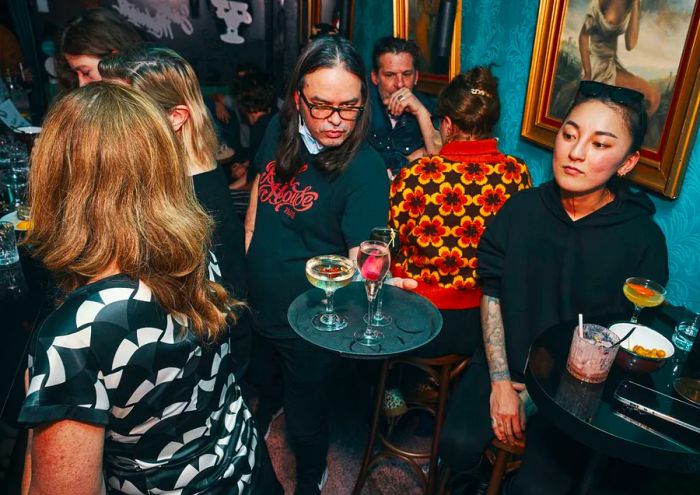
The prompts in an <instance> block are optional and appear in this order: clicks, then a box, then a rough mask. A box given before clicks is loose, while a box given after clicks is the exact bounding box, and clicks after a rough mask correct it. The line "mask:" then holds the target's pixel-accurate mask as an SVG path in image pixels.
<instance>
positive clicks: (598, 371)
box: [566, 323, 620, 383]
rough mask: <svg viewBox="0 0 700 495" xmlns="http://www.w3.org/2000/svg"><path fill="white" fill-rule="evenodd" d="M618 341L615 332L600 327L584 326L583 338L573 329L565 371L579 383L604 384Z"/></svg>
mask: <svg viewBox="0 0 700 495" xmlns="http://www.w3.org/2000/svg"><path fill="white" fill-rule="evenodd" d="M619 339H620V337H618V335H617V334H616V333H615V332H611V331H610V330H608V329H607V328H605V327H601V326H600V325H593V324H591V323H586V324H584V325H583V338H581V335H579V329H578V327H576V328H574V338H573V339H572V340H571V349H570V350H569V359H568V360H567V362H566V369H567V370H568V371H569V373H571V374H572V375H573V376H575V377H576V378H578V379H579V380H581V381H584V382H588V383H600V382H604V381H605V379H606V378H607V377H608V372H609V371H610V366H611V365H612V362H613V360H614V359H615V355H616V354H617V350H618V348H619V346H615V347H613V345H614V344H615V343H616V342H617V341H618V340H619Z"/></svg>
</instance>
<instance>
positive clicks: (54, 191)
mask: <svg viewBox="0 0 700 495" xmlns="http://www.w3.org/2000/svg"><path fill="white" fill-rule="evenodd" d="M29 191H30V192H29V194H30V201H31V217H32V220H33V222H34V227H33V229H32V230H31V231H30V232H29V235H28V237H27V239H26V242H27V244H31V246H32V248H33V251H34V253H35V255H36V257H37V258H39V259H40V260H41V261H42V262H43V263H44V264H45V265H46V267H47V268H48V269H49V270H51V271H52V272H54V273H55V275H56V277H57V279H58V283H59V285H60V287H61V288H62V289H63V290H64V291H65V292H70V291H72V290H74V289H76V288H77V287H80V286H82V285H84V284H86V283H88V281H89V280H90V279H92V278H94V277H96V276H98V275H99V274H101V273H103V272H104V271H105V270H106V269H107V268H108V267H110V266H112V265H116V266H117V267H118V269H119V271H120V272H121V273H124V274H125V275H128V276H129V277H131V278H133V279H138V280H143V282H144V283H146V284H147V285H148V286H149V287H150V289H151V290H152V292H153V295H154V297H155V299H156V300H157V301H158V302H159V303H160V304H161V306H163V307H164V308H165V310H167V311H168V312H172V313H175V314H178V315H183V316H186V317H187V319H188V321H189V328H190V330H192V331H194V333H195V334H196V335H197V336H198V337H199V339H200V340H201V341H202V342H211V341H215V340H216V339H217V338H218V336H219V335H220V334H221V332H222V331H223V330H224V328H225V326H226V314H229V313H230V310H229V308H230V307H231V306H230V304H234V302H233V301H232V300H230V299H229V297H228V295H227V293H226V291H225V290H224V289H223V288H222V287H221V286H220V285H218V284H216V283H213V282H210V281H209V280H207V279H206V258H207V250H208V243H209V239H210V235H211V230H212V220H211V219H210V218H209V216H208V215H207V214H206V213H205V212H204V210H203V209H202V207H201V206H200V205H199V203H198V202H197V201H196V199H195V197H194V192H193V190H192V181H191V179H190V178H189V177H188V175H187V172H186V166H185V163H184V160H183V154H182V148H181V146H180V144H179V142H178V140H177V139H176V138H175V136H174V134H173V131H172V128H171V126H170V123H169V122H168V121H167V119H166V118H165V116H164V115H163V112H162V111H161V110H160V109H159V108H158V107H157V106H156V105H155V104H154V102H153V101H152V100H151V99H150V98H148V97H147V96H144V95H142V94H141V93H139V92H137V91H135V90H134V89H131V88H128V87H126V86H119V85H115V84H108V83H94V84H89V85H87V86H85V87H83V88H79V89H76V90H74V91H72V92H70V93H68V94H67V95H66V96H65V97H63V98H62V99H61V100H60V101H58V102H57V103H56V104H55V106H54V107H53V108H52V109H51V110H50V111H49V114H48V116H47V117H46V120H45V122H44V126H43V129H42V132H41V137H40V138H39V139H38V140H37V142H36V145H35V146H34V149H33V151H32V156H31V171H30V178H29Z"/></svg>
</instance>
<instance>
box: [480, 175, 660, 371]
mask: <svg viewBox="0 0 700 495" xmlns="http://www.w3.org/2000/svg"><path fill="white" fill-rule="evenodd" d="M613 192H615V195H616V197H615V199H614V200H613V201H612V202H611V203H609V204H607V205H606V206H604V207H603V208H601V209H599V210H597V211H595V212H593V213H591V214H590V215H588V216H586V217H583V218H581V219H579V220H577V221H573V220H571V218H569V216H568V215H567V213H566V211H565V210H564V208H563V206H562V204H561V200H560V195H559V187H558V186H557V185H556V183H554V181H551V182H547V183H545V184H543V185H542V186H540V187H538V188H535V189H530V190H526V191H522V192H521V193H519V194H517V195H515V196H514V197H513V198H511V199H510V201H508V202H506V204H505V205H504V206H503V208H501V210H500V211H499V214H498V215H497V216H496V218H495V219H494V220H493V222H492V223H491V224H490V225H489V226H488V228H487V229H486V232H485V233H484V235H483V236H482V238H481V242H480V243H479V248H478V250H477V258H478V264H479V266H478V271H477V273H478V276H479V278H480V279H481V282H482V284H483V292H484V294H485V295H488V296H492V297H497V298H498V299H499V300H500V302H501V313H502V316H503V324H504V329H505V338H506V352H507V355H508V365H509V368H510V372H511V375H515V376H514V379H521V378H522V372H523V371H524V369H525V363H526V360H527V352H528V349H529V346H530V343H531V342H532V340H533V339H534V338H535V337H536V336H537V335H538V334H539V333H540V332H542V331H543V330H546V329H547V328H549V327H551V326H553V325H555V324H557V323H560V322H563V321H567V320H574V319H575V318H576V316H577V314H578V313H583V315H584V318H585V317H592V316H596V315H606V314H612V313H627V312H629V313H630V314H631V311H632V305H631V303H629V302H628V301H627V299H625V297H624V295H623V293H622V286H623V284H624V282H625V279H627V278H628V277H632V276H639V277H646V278H649V279H652V280H654V281H656V282H658V283H660V284H662V285H665V284H666V282H667V281H668V259H667V251H666V240H665V238H664V235H663V233H662V232H661V229H660V228H659V227H658V225H656V223H655V222H654V220H653V218H652V216H653V214H654V212H655V208H654V205H653V203H652V202H651V201H650V200H649V198H648V197H647V196H646V195H645V194H644V193H641V192H632V191H631V190H630V189H629V188H628V187H627V185H626V184H619V185H618V186H617V187H615V188H614V191H613Z"/></svg>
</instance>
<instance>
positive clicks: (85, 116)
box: [19, 83, 274, 495]
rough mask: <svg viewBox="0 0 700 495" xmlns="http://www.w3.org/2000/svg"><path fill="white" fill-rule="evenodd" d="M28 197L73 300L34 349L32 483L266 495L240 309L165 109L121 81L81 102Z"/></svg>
mask: <svg viewBox="0 0 700 495" xmlns="http://www.w3.org/2000/svg"><path fill="white" fill-rule="evenodd" d="M30 195H31V204H32V219H33V221H34V229H33V230H32V231H31V232H30V234H29V238H28V240H27V242H28V243H29V244H30V245H31V246H32V248H33V251H34V253H35V256H36V257H37V258H38V259H39V260H40V261H41V262H43V264H44V265H46V267H47V268H48V269H49V270H51V272H53V273H54V274H55V275H56V279H57V281H58V283H59V285H60V287H61V288H62V289H63V291H64V293H65V294H66V296H65V298H64V299H63V302H62V304H61V306H60V307H58V309H56V310H55V311H54V312H53V313H52V314H51V315H50V316H49V317H48V318H47V319H46V320H45V322H44V323H43V324H42V325H41V327H40V328H39V330H38V332H37V333H36V336H35V339H34V341H33V343H32V347H31V356H30V359H29V380H28V390H27V396H26V399H25V401H24V404H23V406H22V410H21V412H20V417H19V419H20V421H22V422H24V423H27V424H29V425H31V426H32V427H33V435H32V438H31V439H30V446H29V453H30V455H29V462H28V463H27V468H26V469H25V478H24V485H25V486H24V488H25V490H26V491H27V492H28V493H30V494H43V493H51V494H52V495H60V494H64V493H66V494H68V493H69V494H70V495H79V494H95V493H101V492H104V491H105V489H106V490H108V491H110V492H112V491H114V492H125V493H163V492H165V491H176V490H182V493H204V492H206V493H217V494H218V493H226V494H229V493H253V492H255V493H260V492H261V491H260V490H258V489H257V487H256V484H257V483H259V480H260V482H262V481H264V480H267V481H268V482H269V478H270V474H269V473H267V474H264V473H261V472H260V470H261V468H260V459H261V452H262V451H261V450H260V449H261V448H262V447H261V445H260V443H259V442H258V438H257V433H256V431H255V428H254V427H253V423H252V420H251V415H250V412H249V410H248V408H247V406H246V404H245V403H244V402H243V398H242V397H241V393H240V390H239V388H238V386H237V385H236V383H235V378H234V375H233V374H232V373H231V368H232V366H233V362H232V357H231V352H230V342H229V340H230V339H229V333H228V326H227V321H226V320H227V317H230V315H231V314H232V313H231V310H230V308H231V307H232V305H236V304H237V303H236V302H235V301H233V300H232V299H230V297H229V296H228V295H227V293H226V291H225V290H224V289H223V288H222V287H221V286H220V285H219V284H217V283H215V282H212V281H210V280H208V279H207V276H206V272H207V246H208V243H209V236H210V233H211V229H212V222H211V220H210V219H209V217H208V216H207V214H206V213H205V211H204V210H203V209H202V208H201V206H200V205H199V204H198V203H197V201H196V200H195V198H194V196H193V194H192V186H191V182H190V180H189V178H188V176H187V170H186V167H185V166H184V158H183V154H182V151H181V147H180V146H179V143H178V142H177V140H176V139H175V137H174V135H173V133H172V129H171V127H170V125H169V123H168V121H167V120H166V119H165V117H164V116H163V113H162V111H161V110H160V109H159V108H157V107H156V106H155V104H154V103H153V102H152V101H151V100H150V99H148V98H147V97H145V96H143V95H141V94H139V93H138V92H136V91H134V90H133V89H131V88H127V87H123V86H118V85H111V84H106V83H95V84H91V85H88V86H85V87H83V88H79V89H77V90H75V91H73V92H71V93H69V94H68V95H66V96H65V97H64V98H63V99H62V100H60V101H59V102H58V103H57V104H56V106H55V107H54V108H53V109H52V110H51V111H50V112H49V115H48V116H47V118H46V121H45V122H44V126H43V131H42V136H41V139H40V140H39V141H38V142H37V144H36V146H35V147H34V151H33V154H32V169H31V176H30ZM210 263H211V262H210ZM227 315H229V316H227ZM263 456H264V453H263ZM262 464H263V465H264V466H266V469H269V463H267V462H263V463H262ZM272 479H273V480H274V475H272ZM271 491H273V492H274V489H272V490H271ZM262 493H265V489H263V490H262Z"/></svg>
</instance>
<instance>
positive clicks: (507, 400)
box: [490, 380, 525, 445]
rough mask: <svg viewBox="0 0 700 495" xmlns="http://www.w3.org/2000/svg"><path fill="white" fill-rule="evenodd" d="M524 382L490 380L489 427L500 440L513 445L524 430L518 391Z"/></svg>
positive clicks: (523, 416)
mask: <svg viewBox="0 0 700 495" xmlns="http://www.w3.org/2000/svg"><path fill="white" fill-rule="evenodd" d="M523 390H525V384H523V383H518V382H512V381H510V380H501V381H495V382H491V399H490V403H491V428H492V429H493V433H494V434H495V435H496V438H498V439H499V440H500V441H501V442H505V443H508V444H511V445H513V444H514V443H515V442H516V440H522V438H523V431H525V405H524V403H523V402H522V401H521V400H520V397H519V395H518V394H519V392H522V391H523Z"/></svg>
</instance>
